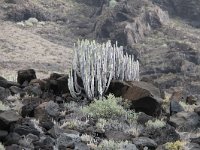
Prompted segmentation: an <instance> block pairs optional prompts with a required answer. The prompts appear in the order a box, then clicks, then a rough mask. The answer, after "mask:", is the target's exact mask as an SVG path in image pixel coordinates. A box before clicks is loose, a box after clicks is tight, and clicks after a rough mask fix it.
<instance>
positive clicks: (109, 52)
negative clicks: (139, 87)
mask: <svg viewBox="0 0 200 150" xmlns="http://www.w3.org/2000/svg"><path fill="white" fill-rule="evenodd" d="M80 79H81V81H82V84H83V85H82V86H81V85H79V83H80V82H78V80H80ZM112 79H118V80H126V81H132V80H139V62H138V61H134V57H133V56H129V55H128V54H126V55H124V54H123V47H122V46H121V47H118V46H117V42H116V44H114V45H113V46H112V44H111V42H110V41H108V42H106V43H103V44H99V43H96V42H95V41H89V40H82V41H78V42H77V45H76V44H75V45H74V58H73V63H72V69H71V71H70V74H69V82H68V86H69V90H70V93H71V95H72V96H73V97H74V98H80V94H81V93H82V92H83V91H84V93H85V94H86V96H87V98H89V99H93V98H95V97H102V96H103V95H104V93H105V92H106V91H107V89H108V87H109V85H110V82H111V80H112Z"/></svg>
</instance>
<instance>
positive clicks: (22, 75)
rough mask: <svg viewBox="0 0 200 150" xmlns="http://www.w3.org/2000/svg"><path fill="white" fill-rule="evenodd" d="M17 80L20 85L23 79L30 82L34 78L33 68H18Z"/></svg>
mask: <svg viewBox="0 0 200 150" xmlns="http://www.w3.org/2000/svg"><path fill="white" fill-rule="evenodd" d="M17 74H18V76H17V82H18V83H19V84H20V85H22V84H23V83H24V82H25V81H27V82H30V81H31V80H33V79H36V74H35V70H33V69H27V70H19V71H18V72H17Z"/></svg>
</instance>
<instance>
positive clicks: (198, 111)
mask: <svg viewBox="0 0 200 150" xmlns="http://www.w3.org/2000/svg"><path fill="white" fill-rule="evenodd" d="M194 112H196V113H197V114H198V115H199V116H200V106H199V107H197V108H195V109H194Z"/></svg>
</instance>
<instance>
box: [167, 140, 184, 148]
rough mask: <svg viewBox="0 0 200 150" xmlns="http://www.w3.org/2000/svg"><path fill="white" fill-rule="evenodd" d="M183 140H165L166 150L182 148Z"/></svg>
mask: <svg viewBox="0 0 200 150" xmlns="http://www.w3.org/2000/svg"><path fill="white" fill-rule="evenodd" d="M184 147H185V142H183V141H176V142H167V143H166V144H165V148H166V149H167V150H184Z"/></svg>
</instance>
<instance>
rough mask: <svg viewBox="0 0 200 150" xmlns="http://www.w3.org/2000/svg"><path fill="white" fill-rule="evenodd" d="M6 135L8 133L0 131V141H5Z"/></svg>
mask: <svg viewBox="0 0 200 150" xmlns="http://www.w3.org/2000/svg"><path fill="white" fill-rule="evenodd" d="M7 135H8V131H6V130H0V141H3V140H5V138H6V136H7Z"/></svg>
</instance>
